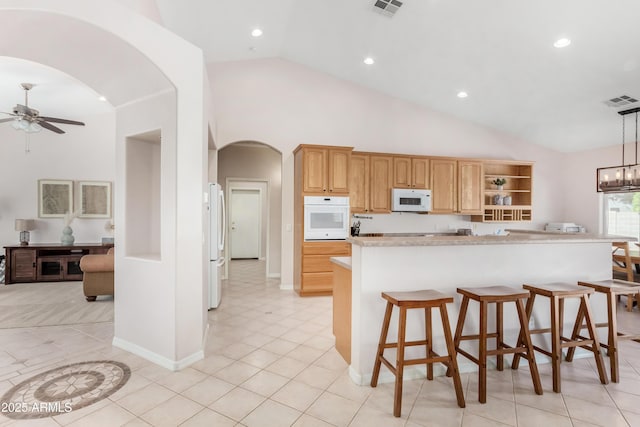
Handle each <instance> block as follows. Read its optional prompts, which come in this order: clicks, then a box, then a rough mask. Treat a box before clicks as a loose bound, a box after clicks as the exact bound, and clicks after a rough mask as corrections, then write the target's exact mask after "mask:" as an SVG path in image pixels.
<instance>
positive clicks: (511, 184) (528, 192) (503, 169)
mask: <svg viewBox="0 0 640 427" xmlns="http://www.w3.org/2000/svg"><path fill="white" fill-rule="evenodd" d="M483 168H484V192H483V214H482V215H473V216H472V217H471V220H472V221H475V222H523V221H531V216H532V209H531V205H532V190H533V163H530V162H516V161H505V160H485V161H483ZM496 178H504V179H506V180H507V182H506V183H505V184H504V186H503V188H502V189H498V188H497V186H496V185H495V184H492V181H493V180H494V179H496ZM496 195H500V196H510V197H511V204H510V205H497V204H495V203H494V197H495V196H496Z"/></svg>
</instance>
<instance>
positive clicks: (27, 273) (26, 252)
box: [10, 249, 36, 282]
mask: <svg viewBox="0 0 640 427" xmlns="http://www.w3.org/2000/svg"><path fill="white" fill-rule="evenodd" d="M10 278H11V281H12V282H35V281H36V251H35V250H32V249H14V250H12V251H11V277H10Z"/></svg>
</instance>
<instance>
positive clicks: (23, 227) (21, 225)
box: [16, 219, 36, 231]
mask: <svg viewBox="0 0 640 427" xmlns="http://www.w3.org/2000/svg"><path fill="white" fill-rule="evenodd" d="M35 229H36V222H35V220H33V219H16V231H31V230H35Z"/></svg>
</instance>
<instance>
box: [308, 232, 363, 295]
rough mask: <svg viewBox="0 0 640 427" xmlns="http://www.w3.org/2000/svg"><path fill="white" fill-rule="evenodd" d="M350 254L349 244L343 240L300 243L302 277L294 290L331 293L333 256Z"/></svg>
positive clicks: (310, 292) (311, 293)
mask: <svg viewBox="0 0 640 427" xmlns="http://www.w3.org/2000/svg"><path fill="white" fill-rule="evenodd" d="M349 255H351V244H350V243H347V242H344V241H330V242H304V243H303V244H302V277H301V278H300V286H299V287H296V291H297V292H298V293H299V294H300V295H303V296H306V295H331V293H332V292H333V264H332V263H331V261H330V260H329V259H330V258H331V257H334V256H349Z"/></svg>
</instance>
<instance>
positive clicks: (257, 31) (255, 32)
mask: <svg viewBox="0 0 640 427" xmlns="http://www.w3.org/2000/svg"><path fill="white" fill-rule="evenodd" d="M251 35H252V36H253V37H260V36H261V35H262V30H261V29H260V28H254V29H253V31H251Z"/></svg>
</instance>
